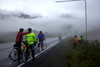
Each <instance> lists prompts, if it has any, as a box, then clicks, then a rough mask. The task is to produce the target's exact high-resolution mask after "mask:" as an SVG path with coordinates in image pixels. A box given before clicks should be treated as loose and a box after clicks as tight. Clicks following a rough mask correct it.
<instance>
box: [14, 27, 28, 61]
mask: <svg viewBox="0 0 100 67" xmlns="http://www.w3.org/2000/svg"><path fill="white" fill-rule="evenodd" d="M23 31H24V29H23V28H20V29H19V32H18V33H17V35H16V39H15V44H14V45H13V46H14V47H18V49H19V50H18V62H19V61H20V50H21V42H22V40H23V36H21V35H22V34H27V33H28V32H23Z"/></svg>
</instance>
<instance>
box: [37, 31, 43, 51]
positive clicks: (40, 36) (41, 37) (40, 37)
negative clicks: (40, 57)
mask: <svg viewBox="0 0 100 67" xmlns="http://www.w3.org/2000/svg"><path fill="white" fill-rule="evenodd" d="M37 39H38V40H39V42H41V45H40V43H39V44H38V48H39V47H40V46H41V48H42V50H43V47H42V46H43V40H45V35H44V34H43V33H42V31H40V32H39V34H38V36H37Z"/></svg>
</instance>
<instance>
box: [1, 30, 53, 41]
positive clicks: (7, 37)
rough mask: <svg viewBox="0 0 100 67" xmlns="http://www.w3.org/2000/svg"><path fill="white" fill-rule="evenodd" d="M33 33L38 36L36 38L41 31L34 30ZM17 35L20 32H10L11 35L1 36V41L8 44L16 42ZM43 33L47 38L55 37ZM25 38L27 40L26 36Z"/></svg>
mask: <svg viewBox="0 0 100 67" xmlns="http://www.w3.org/2000/svg"><path fill="white" fill-rule="evenodd" d="M33 32H34V33H35V34H36V36H37V35H38V33H39V31H36V30H33ZM17 33H18V32H9V33H5V34H0V40H4V41H6V42H14V41H15V37H16V34H17ZM43 33H44V35H45V36H46V38H49V37H54V36H53V35H51V34H49V33H47V32H43ZM24 38H25V36H24Z"/></svg>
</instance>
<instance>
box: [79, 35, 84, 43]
mask: <svg viewBox="0 0 100 67" xmlns="http://www.w3.org/2000/svg"><path fill="white" fill-rule="evenodd" d="M84 39H85V38H84V36H82V35H81V36H80V38H79V43H80V44H84Z"/></svg>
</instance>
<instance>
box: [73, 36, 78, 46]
mask: <svg viewBox="0 0 100 67" xmlns="http://www.w3.org/2000/svg"><path fill="white" fill-rule="evenodd" d="M76 42H77V36H76V35H75V36H74V37H73V44H74V47H76Z"/></svg>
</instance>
